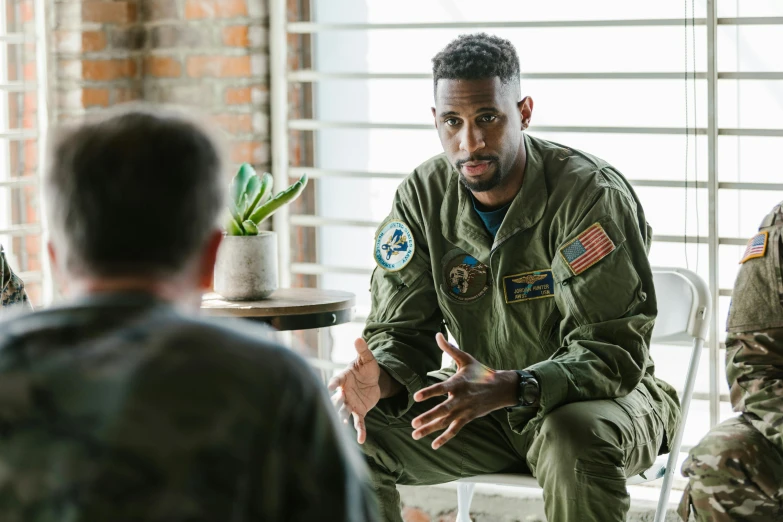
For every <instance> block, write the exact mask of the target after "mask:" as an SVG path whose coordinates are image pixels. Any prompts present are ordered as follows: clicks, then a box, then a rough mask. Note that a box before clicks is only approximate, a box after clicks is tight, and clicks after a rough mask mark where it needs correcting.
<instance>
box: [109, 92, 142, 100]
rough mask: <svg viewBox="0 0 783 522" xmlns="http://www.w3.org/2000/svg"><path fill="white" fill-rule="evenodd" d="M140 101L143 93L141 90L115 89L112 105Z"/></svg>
mask: <svg viewBox="0 0 783 522" xmlns="http://www.w3.org/2000/svg"><path fill="white" fill-rule="evenodd" d="M140 99H141V91H140V90H139V89H114V91H113V102H112V103H125V102H129V101H133V100H140Z"/></svg>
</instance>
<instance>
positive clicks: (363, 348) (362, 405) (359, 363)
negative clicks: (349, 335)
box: [329, 337, 381, 444]
mask: <svg viewBox="0 0 783 522" xmlns="http://www.w3.org/2000/svg"><path fill="white" fill-rule="evenodd" d="M354 348H355V349H356V359H354V360H353V362H352V363H351V364H350V365H348V367H347V368H346V369H345V370H343V371H342V372H340V373H339V374H337V375H335V376H334V377H333V378H332V380H331V381H329V391H333V392H335V393H334V394H333V395H332V403H333V404H334V405H335V407H336V408H337V409H338V414H339V416H340V418H341V419H342V420H343V422H348V418H349V417H350V416H353V426H354V428H356V440H357V442H358V443H359V444H364V441H365V439H366V438H367V429H366V427H365V425H364V417H365V416H366V415H367V413H368V412H369V411H370V410H371V409H373V408H374V407H375V405H376V404H378V401H379V400H380V398H381V387H380V385H379V380H380V375H381V368H380V366H378V361H376V360H375V356H374V355H373V354H372V352H371V351H370V349H369V348H368V347H367V343H366V342H365V341H364V339H362V338H361V337H360V338H358V339H356V341H355V342H354Z"/></svg>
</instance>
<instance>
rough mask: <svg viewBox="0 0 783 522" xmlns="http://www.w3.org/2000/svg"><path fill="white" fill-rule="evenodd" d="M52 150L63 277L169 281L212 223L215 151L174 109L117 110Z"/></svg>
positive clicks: (49, 190)
mask: <svg viewBox="0 0 783 522" xmlns="http://www.w3.org/2000/svg"><path fill="white" fill-rule="evenodd" d="M50 152H51V154H50V163H49V168H48V170H47V173H46V177H45V180H44V190H45V201H46V205H47V209H46V210H47V216H48V223H49V228H50V230H51V237H52V241H53V243H54V244H55V246H56V247H57V251H58V254H59V255H60V256H62V257H63V261H64V263H65V265H64V266H65V267H66V270H67V271H68V272H69V273H71V274H78V275H90V276H167V275H173V274H176V273H178V272H180V271H181V270H182V269H184V268H185V267H186V266H187V265H188V263H189V261H191V260H192V259H194V256H196V255H197V254H198V252H199V250H200V249H201V248H203V246H204V245H205V242H206V240H207V238H208V237H209V234H210V233H211V232H213V231H214V230H215V228H216V226H217V224H218V217H219V215H220V212H221V210H222V208H223V207H224V204H225V192H226V190H225V180H224V179H223V161H222V154H221V150H220V147H219V145H218V142H217V141H216V140H215V139H214V138H213V137H212V136H211V135H210V133H209V132H208V131H207V130H206V129H205V128H204V127H203V126H202V125H200V124H199V123H198V122H197V121H196V120H194V119H191V118H188V117H185V116H184V114H183V113H180V112H178V111H176V110H174V109H172V108H166V107H160V106H157V107H153V106H149V105H144V104H130V105H126V106H122V107H119V108H118V109H115V110H113V111H109V112H108V113H107V114H105V115H104V116H103V117H101V118H100V119H97V120H94V121H88V122H86V123H83V124H81V125H78V126H76V127H74V128H70V129H64V130H62V131H60V132H59V133H58V134H57V136H56V137H55V138H54V140H53V142H52V146H51V151H50Z"/></svg>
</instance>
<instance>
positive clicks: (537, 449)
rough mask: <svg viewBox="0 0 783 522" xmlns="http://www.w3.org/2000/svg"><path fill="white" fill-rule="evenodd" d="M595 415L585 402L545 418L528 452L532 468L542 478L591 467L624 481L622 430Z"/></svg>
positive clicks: (569, 406) (574, 404) (554, 411)
mask: <svg viewBox="0 0 783 522" xmlns="http://www.w3.org/2000/svg"><path fill="white" fill-rule="evenodd" d="M595 413H596V412H595V409H594V408H589V407H588V408H586V407H585V404H584V403H581V404H580V403H573V404H566V405H564V406H561V407H559V408H557V409H556V410H553V411H552V412H551V413H549V414H548V415H547V416H546V417H544V420H543V422H542V424H541V428H540V431H539V433H538V435H537V436H536V438H535V441H534V443H533V446H532V447H531V451H530V452H529V453H528V461H529V463H530V465H531V468H533V469H534V470H536V474H537V475H538V476H541V475H542V474H545V473H546V472H547V471H552V472H553V473H554V472H555V470H558V472H559V473H568V474H573V473H576V472H577V471H578V470H579V469H580V467H589V468H591V469H598V468H600V470H602V471H601V472H602V473H604V474H608V475H611V476H614V475H617V476H618V478H623V479H624V476H623V470H622V466H623V451H622V447H623V440H622V430H621V429H620V427H618V426H617V425H616V424H615V423H614V422H613V421H612V420H610V419H608V418H606V417H603V416H600V415H596V414H595ZM594 465H595V466H597V468H594Z"/></svg>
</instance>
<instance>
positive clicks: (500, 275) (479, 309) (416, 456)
mask: <svg viewBox="0 0 783 522" xmlns="http://www.w3.org/2000/svg"><path fill="white" fill-rule="evenodd" d="M525 145H526V149H527V164H526V167H525V173H524V181H523V185H522V188H521V190H520V192H519V194H517V196H516V197H515V199H514V200H513V202H512V203H511V206H510V207H509V210H508V213H507V214H506V216H505V218H504V220H503V223H502V224H501V226H500V229H499V230H498V232H497V235H496V237H495V238H494V239H493V238H492V236H491V235H490V234H489V233H488V232H487V231H486V229H485V227H484V225H483V223H482V222H481V220H480V218H479V216H478V215H477V213H476V212H475V210H474V208H473V204H472V201H471V195H470V194H469V192H468V191H467V189H466V188H465V187H464V186H463V185H462V184H461V183H460V182H459V179H458V174H457V172H456V171H455V170H454V169H453V167H452V166H451V165H450V163H449V162H448V160H447V159H446V157H445V156H444V155H440V156H436V157H435V158H432V159H431V160H429V161H427V162H425V163H424V164H423V165H421V166H420V167H419V168H417V169H416V170H415V171H414V172H413V174H412V175H410V176H408V177H407V178H406V179H405V181H404V182H403V183H402V184H401V186H400V187H399V189H398V190H397V194H396V197H395V200H394V204H393V208H392V211H391V215H390V216H389V218H388V220H387V221H386V222H385V223H384V225H382V226H381V229H379V234H380V233H382V232H383V230H386V229H388V224H389V223H391V222H393V221H398V222H402V223H404V224H405V225H406V226H407V228H408V229H409V230H410V232H411V234H412V236H413V239H414V242H413V250H414V254H413V256H412V257H410V260H409V261H408V263H407V264H406V265H405V266H404V267H402V268H401V269H399V270H396V271H392V270H386V269H384V268H381V267H379V268H376V270H375V272H374V273H373V277H372V289H371V292H372V312H371V314H370V316H369V318H368V320H367V325H366V329H365V332H364V336H365V338H366V339H367V341H368V343H369V345H370V348H371V349H372V351H373V353H374V354H375V357H376V358H377V359H378V362H379V364H380V365H381V367H382V368H384V369H385V370H386V371H387V372H388V373H389V374H390V375H391V376H392V377H393V378H394V379H396V380H397V381H399V382H400V383H402V384H403V385H404V386H405V390H404V392H402V393H400V394H399V395H397V396H395V397H392V398H389V399H384V400H381V401H380V403H379V404H378V406H377V407H376V408H374V409H373V410H371V411H370V413H369V414H368V417H367V429H368V438H367V441H366V442H365V444H364V446H363V449H364V452H365V455H366V456H367V459H368V462H369V464H370V467H371V470H372V473H373V479H374V485H375V488H376V492H377V493H378V496H379V500H380V502H381V505H382V511H383V516H384V519H385V520H394V521H399V520H401V517H400V506H399V495H398V494H397V492H396V489H395V484H411V485H423V484H434V483H442V482H447V481H451V480H455V479H458V478H461V477H469V476H474V475H478V474H484V473H495V472H510V471H529V472H532V473H533V475H535V477H536V478H537V479H538V481H539V483H540V484H541V485H542V487H543V489H544V500H545V506H546V508H545V509H546V513H547V518H548V519H549V520H550V521H555V522H568V521H580V522H589V521H596V522H611V521H620V520H625V514H626V512H627V511H628V508H629V497H628V494H627V492H626V488H625V479H626V477H629V476H633V475H634V474H637V473H639V472H641V471H643V470H644V469H646V468H647V467H649V466H650V465H651V464H652V462H653V461H654V459H655V456H656V455H657V454H658V453H659V452H662V451H666V449H667V448H666V442H665V441H666V440H672V439H673V436H674V431H675V429H676V427H677V425H678V423H679V420H680V412H679V403H678V400H677V396H676V393H675V392H674V390H673V389H672V388H671V387H670V386H669V385H668V384H666V383H664V382H662V381H660V380H658V379H656V378H655V377H654V366H653V361H652V360H651V358H650V356H649V342H650V333H651V331H652V328H653V324H654V322H655V317H656V314H657V304H656V299H655V290H654V288H653V280H652V272H651V269H650V265H649V262H648V259H647V253H648V251H649V247H650V242H651V229H650V227H649V226H648V224H647V222H646V220H645V217H644V212H643V210H642V207H641V204H640V203H639V201H638V199H637V197H636V195H635V194H634V192H633V190H632V189H631V187H630V186H629V184H628V182H627V181H626V180H625V179H624V178H623V176H622V175H621V174H620V173H619V172H618V171H616V170H615V169H614V168H613V167H611V166H610V165H608V164H607V163H605V162H604V161H602V160H600V159H598V158H595V157H592V156H589V155H586V154H584V153H581V152H578V151H575V150H571V149H568V148H565V147H563V146H560V145H557V144H554V143H551V142H547V141H544V140H541V139H537V138H533V137H531V136H529V135H525ZM595 224H599V225H600V230H601V231H602V232H601V234H605V236H608V238H609V239H610V240H611V242H612V244H613V245H614V248H613V250H612V251H611V252H609V253H608V254H606V253H605V252H604V253H601V252H599V253H598V255H597V257H598V259H597V260H596V259H592V260H589V259H588V261H590V262H589V263H586V264H585V262H584V261H585V258H584V257H582V258H576V259H574V256H575V255H577V256H578V254H579V252H576V254H575V253H574V248H576V247H577V246H578V245H575V240H576V239H579V238H582V239H581V240H580V241H581V243H580V244H582V246H584V244H587V243H589V241H585V240H584V239H585V236H584V234H585V233H587V232H589V231H588V229H590V228H591V227H594V225H595ZM384 227H387V228H384ZM593 230H594V229H593ZM381 237H382V236H381ZM604 239H605V237H604ZM387 248H388V247H387ZM408 248H410V247H408ZM584 250H585V252H586V253H587V255H588V257H589V256H590V255H594V254H595V250H594V249H593V250H591V249H589V248H585V249H584ZM389 256H391V254H389ZM376 257H377V256H376ZM594 257H595V255H594ZM579 263H582V265H581V266H580V265H579ZM575 267H576V268H575ZM445 328H448V330H449V331H450V332H451V333H452V334H453V336H454V338H455V339H456V341H457V344H458V345H459V347H460V348H461V349H462V350H464V351H466V352H468V353H470V354H471V355H472V356H473V357H475V358H476V359H477V360H479V361H480V362H481V363H483V364H485V365H487V366H489V367H490V368H493V369H497V370H512V369H527V370H528V371H531V372H532V373H533V374H534V375H535V376H536V377H537V379H538V381H539V383H540V386H541V401H540V402H541V404H540V408H529V407H516V408H512V409H510V410H509V411H508V412H507V411H504V410H499V411H495V412H493V413H492V414H490V415H488V416H485V417H483V418H479V419H476V420H474V421H472V422H471V423H469V424H468V425H466V426H465V427H464V428H463V429H462V431H461V432H460V433H459V434H458V435H457V436H456V437H455V438H454V439H452V440H451V441H450V442H449V443H447V444H446V445H445V446H443V447H441V448H440V449H438V450H437V451H433V450H432V449H431V448H430V444H431V443H432V441H433V440H434V438H435V437H436V436H438V435H439V433H436V434H434V435H432V436H429V437H425V438H423V439H421V440H418V441H415V440H413V439H412V438H411V432H412V428H411V425H410V423H411V421H412V419H413V418H415V417H416V416H418V415H420V414H421V413H423V412H425V411H427V410H429V409H430V408H432V407H433V406H435V405H436V404H437V403H438V401H439V400H442V399H441V398H436V399H432V400H430V401H427V402H425V403H415V402H414V401H413V394H414V393H415V392H416V391H417V390H420V389H422V388H424V387H425V386H428V385H429V384H432V383H434V382H435V381H436V380H442V379H446V378H448V377H449V376H450V375H452V374H453V373H454V371H455V368H453V367H451V368H446V369H442V370H440V369H439V368H440V366H441V355H442V353H441V351H440V350H439V349H438V347H437V345H436V342H435V334H436V333H437V332H439V331H444V330H445Z"/></svg>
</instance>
